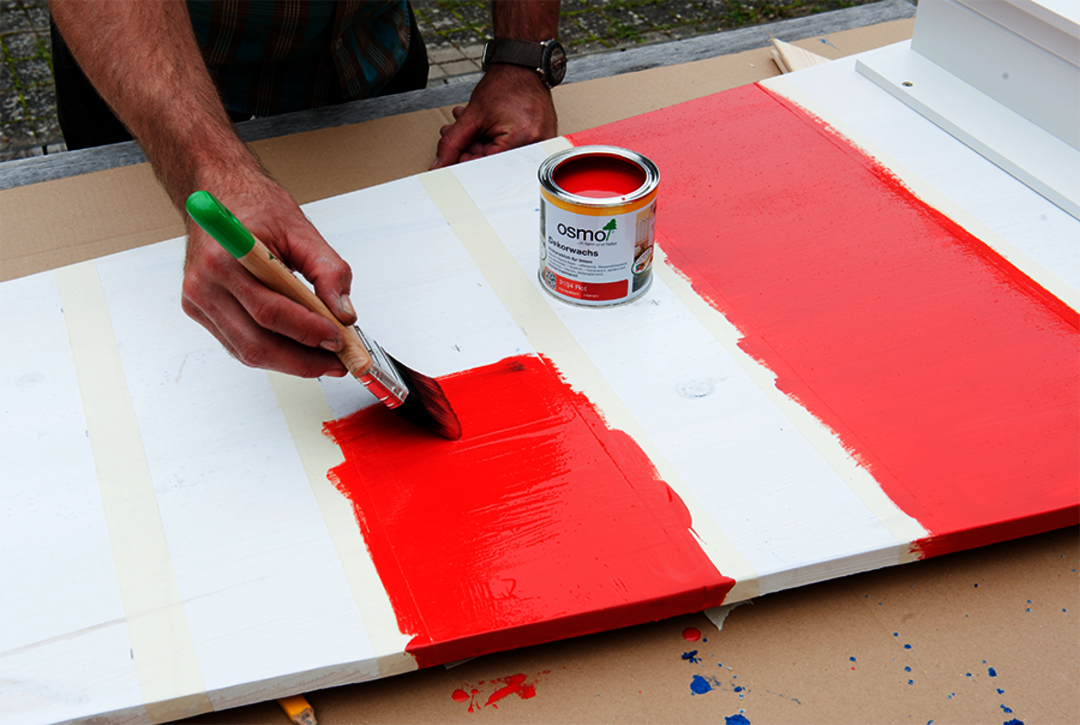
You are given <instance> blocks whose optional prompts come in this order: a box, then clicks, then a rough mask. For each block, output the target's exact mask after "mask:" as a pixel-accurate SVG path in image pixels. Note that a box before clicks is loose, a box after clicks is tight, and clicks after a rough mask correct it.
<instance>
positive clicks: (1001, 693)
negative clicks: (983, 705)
mask: <svg viewBox="0 0 1080 725" xmlns="http://www.w3.org/2000/svg"><path fill="white" fill-rule="evenodd" d="M998 694H999V695H1004V694H1005V690H1002V689H1001V688H1000V687H999V688H998Z"/></svg>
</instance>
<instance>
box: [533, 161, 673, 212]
mask: <svg viewBox="0 0 1080 725" xmlns="http://www.w3.org/2000/svg"><path fill="white" fill-rule="evenodd" d="M537 173H538V176H539V178H540V185H541V186H542V187H543V188H544V189H545V190H546V191H547V192H548V193H550V194H552V195H553V196H555V197H556V198H559V199H562V200H564V201H569V202H573V203H575V204H580V205H582V206H586V207H607V206H611V205H612V204H626V203H628V202H633V201H635V200H637V199H642V198H644V197H646V196H648V195H649V194H651V193H652V192H653V191H655V190H656V187H657V185H658V184H659V183H660V171H659V169H657V168H656V164H654V163H653V162H652V161H650V160H649V159H648V158H647V157H645V156H644V155H642V154H640V153H638V152H637V151H631V150H630V149H624V148H620V147H618V146H579V147H577V148H572V149H567V150H566V151H561V152H559V153H557V154H553V155H551V156H549V157H548V158H547V159H545V160H544V162H543V163H542V164H540V169H539V171H538V172H537Z"/></svg>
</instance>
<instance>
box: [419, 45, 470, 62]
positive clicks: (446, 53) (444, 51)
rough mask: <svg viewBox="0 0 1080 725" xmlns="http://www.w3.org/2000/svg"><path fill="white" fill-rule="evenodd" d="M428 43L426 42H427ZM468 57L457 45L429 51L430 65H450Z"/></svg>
mask: <svg viewBox="0 0 1080 725" xmlns="http://www.w3.org/2000/svg"><path fill="white" fill-rule="evenodd" d="M425 42H426V41H425ZM465 57H467V56H466V55H465V53H464V52H463V51H462V50H461V49H460V48H458V47H457V46H456V45H445V46H443V47H441V48H434V49H428V62H429V63H449V62H451V61H455V60H461V59H462V58H465Z"/></svg>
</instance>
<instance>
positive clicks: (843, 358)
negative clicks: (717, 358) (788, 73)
mask: <svg viewBox="0 0 1080 725" xmlns="http://www.w3.org/2000/svg"><path fill="white" fill-rule="evenodd" d="M570 140H571V141H572V143H574V144H575V145H578V146H581V145H587V144H613V145H616V146H623V147H627V148H630V149H633V150H635V151H639V152H641V153H643V154H645V155H646V156H648V157H649V158H651V159H652V160H653V161H654V162H655V163H656V164H657V165H658V166H659V168H660V174H661V183H660V196H659V201H658V204H659V207H658V213H657V222H656V229H657V239H658V241H659V242H660V243H661V245H662V246H663V247H664V249H665V250H666V251H667V253H668V255H669V259H670V263H671V264H673V266H675V267H676V268H677V269H678V270H679V271H680V272H681V273H683V274H684V275H686V276H687V277H688V278H689V279H690V280H691V282H692V284H693V287H694V289H695V290H696V291H697V292H698V293H699V294H700V295H701V296H702V297H703V298H705V299H707V300H708V301H709V302H710V303H711V304H712V305H713V306H714V307H715V308H716V309H718V310H720V311H721V312H722V313H723V314H724V315H725V317H727V318H728V319H729V320H730V321H731V322H732V323H733V324H735V325H736V326H737V327H738V328H739V329H740V330H741V332H742V333H743V334H744V335H745V337H744V339H743V340H742V341H741V342H740V346H741V347H742V348H743V349H744V350H745V351H746V352H748V353H749V354H750V355H752V356H753V357H754V358H756V359H758V360H760V361H761V362H762V363H764V364H765V365H766V366H768V367H769V368H770V369H771V370H773V371H774V372H775V373H776V375H777V381H776V385H777V387H778V388H779V389H780V390H782V391H783V392H784V393H786V394H788V395H789V396H791V397H793V398H794V399H795V400H797V401H798V402H799V403H800V404H801V405H803V406H804V407H805V408H806V409H807V410H809V411H810V412H811V413H813V414H814V415H815V416H816V417H817V418H819V419H820V420H821V421H823V422H824V423H825V424H826V425H828V426H829V427H830V428H831V429H832V430H833V431H835V432H836V433H837V434H838V435H839V437H840V440H841V441H842V442H843V444H844V446H845V447H846V448H847V449H848V450H849V451H850V452H851V453H852V454H853V455H854V456H855V457H856V458H857V459H858V460H859V461H860V462H861V463H862V464H863V465H864V466H865V467H866V468H867V469H869V471H870V472H871V474H872V475H873V476H874V478H875V479H876V480H877V482H878V483H879V484H880V485H881V487H882V489H883V490H884V491H885V492H886V494H887V495H888V496H889V497H890V498H891V499H892V500H893V501H894V502H895V503H896V504H897V505H898V506H899V507H900V508H901V509H902V510H904V511H905V512H906V513H908V514H909V515H911V516H913V517H914V518H915V519H917V520H918V521H919V522H920V523H921V524H922V525H923V526H924V528H926V529H927V530H928V531H929V532H930V534H931V536H930V537H929V538H928V539H925V540H922V541H918V542H914V548H915V549H916V550H917V551H919V552H921V553H922V554H923V555H936V554H940V553H945V552H947V551H955V550H959V549H964V548H969V547H974V546H980V545H984V544H989V543H992V542H995V541H1000V540H1005V539H1009V538H1014V537H1018V536H1024V535H1028V534H1034V533H1037V532H1040V531H1045V530H1049V529H1053V528H1057V527H1061V526H1066V525H1070V524H1075V523H1077V521H1078V519H1080V515H1078V497H1080V445H1078V441H1080V355H1078V351H1080V342H1078V316H1077V313H1076V312H1075V311H1074V310H1072V309H1070V308H1069V307H1067V306H1066V305H1065V304H1064V303H1062V302H1061V301H1059V300H1058V299H1057V298H1056V297H1054V296H1053V295H1051V294H1050V293H1048V292H1047V291H1046V290H1045V289H1043V288H1042V287H1040V286H1039V285H1038V284H1036V283H1035V282H1033V281H1032V280H1031V279H1029V278H1028V277H1027V276H1025V275H1024V274H1022V273H1021V272H1019V271H1018V270H1017V269H1015V268H1014V267H1013V266H1012V265H1011V264H1009V263H1008V262H1007V261H1006V260H1005V259H1003V258H1002V257H1001V256H1000V255H999V254H997V253H996V252H994V251H993V250H992V249H990V248H989V247H987V246H986V245H985V244H984V243H983V242H981V241H980V240H978V239H977V238H975V237H974V236H972V235H970V234H969V233H967V232H966V231H965V230H964V229H962V228H960V227H959V226H958V225H956V224H955V223H953V222H952V221H951V220H949V219H948V218H946V217H945V216H944V215H943V214H941V213H939V212H937V211H936V210H934V209H933V208H931V207H929V206H928V205H926V204H925V203H923V202H922V201H921V200H919V199H918V198H916V197H915V196H914V195H913V194H912V193H911V192H910V191H909V190H908V189H907V188H906V187H905V186H904V185H903V184H902V183H900V182H899V181H898V180H897V179H895V178H894V177H893V176H892V175H891V174H890V173H889V172H888V171H887V170H885V169H884V168H882V167H881V166H880V165H879V164H878V163H876V162H875V161H874V160H873V159H871V158H868V157H867V156H866V155H864V154H863V153H862V152H861V151H859V150H858V149H856V148H855V147H853V146H852V145H851V144H850V143H849V142H848V141H847V140H845V139H844V138H842V137H840V136H838V135H837V134H836V133H835V132H833V131H832V130H831V129H829V128H828V127H826V126H825V125H824V124H823V123H822V122H821V121H820V120H819V119H817V118H815V117H813V116H812V115H810V114H807V113H806V112H804V111H803V110H801V109H799V108H797V107H795V106H794V105H793V104H791V103H790V102H789V101H787V100H786V99H783V98H780V97H777V96H774V95H772V94H771V93H769V92H768V91H766V90H765V89H763V88H761V87H759V86H746V87H743V88H738V89H735V90H732V91H727V92H724V93H720V94H717V95H714V96H710V97H707V98H704V99H700V100H697V101H691V102H689V103H685V104H681V105H679V106H673V107H670V108H667V109H662V110H660V111H656V112H654V113H650V114H647V115H645V116H640V117H637V118H633V119H629V120H627V121H624V122H619V123H615V124H611V125H609V126H603V127H600V128H597V129H593V130H590V131H585V132H582V133H578V134H573V135H572V136H570Z"/></svg>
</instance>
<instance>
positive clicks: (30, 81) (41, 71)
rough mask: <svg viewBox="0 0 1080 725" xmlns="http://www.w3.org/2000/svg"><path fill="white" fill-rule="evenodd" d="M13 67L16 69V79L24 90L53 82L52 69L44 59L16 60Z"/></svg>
mask: <svg viewBox="0 0 1080 725" xmlns="http://www.w3.org/2000/svg"><path fill="white" fill-rule="evenodd" d="M12 65H13V66H14V67H15V78H16V79H17V81H18V83H19V86H20V87H22V88H28V87H30V86H36V85H41V84H43V83H52V82H53V74H52V68H50V67H49V62H48V61H47V60H44V59H43V58H30V59H29V60H16V61H13V62H12Z"/></svg>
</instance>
